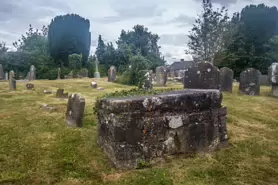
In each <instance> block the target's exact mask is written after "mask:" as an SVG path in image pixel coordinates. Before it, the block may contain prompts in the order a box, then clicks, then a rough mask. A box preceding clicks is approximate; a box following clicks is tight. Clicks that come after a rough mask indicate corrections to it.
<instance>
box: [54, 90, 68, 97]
mask: <svg viewBox="0 0 278 185" xmlns="http://www.w3.org/2000/svg"><path fill="white" fill-rule="evenodd" d="M68 96H69V93H64V89H57V92H56V98H68Z"/></svg>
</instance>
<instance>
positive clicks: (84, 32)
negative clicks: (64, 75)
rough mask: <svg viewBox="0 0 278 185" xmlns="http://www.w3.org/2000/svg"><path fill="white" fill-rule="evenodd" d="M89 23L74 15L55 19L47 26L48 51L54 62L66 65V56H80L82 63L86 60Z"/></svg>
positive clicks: (88, 45)
mask: <svg viewBox="0 0 278 185" xmlns="http://www.w3.org/2000/svg"><path fill="white" fill-rule="evenodd" d="M89 29H90V22H89V20H87V19H84V18H82V17H80V16H79V15H76V14H67V15H63V16H57V17H55V18H54V19H53V20H52V21H51V23H50V26H49V32H48V42H49V51H50V53H51V56H52V57H53V58H54V60H55V61H56V62H57V63H58V62H59V61H62V62H63V63H64V65H65V66H67V65H68V56H69V55H71V54H75V53H77V54H82V62H83V64H85V62H86V61H87V60H88V57H89V52H90V46H91V33H90V31H89Z"/></svg>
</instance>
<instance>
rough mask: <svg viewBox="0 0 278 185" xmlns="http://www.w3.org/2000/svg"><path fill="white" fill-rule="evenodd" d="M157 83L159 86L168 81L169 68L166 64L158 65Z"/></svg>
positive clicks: (164, 84)
mask: <svg viewBox="0 0 278 185" xmlns="http://www.w3.org/2000/svg"><path fill="white" fill-rule="evenodd" d="M155 72H156V84H157V85H158V86H166V83H167V69H166V67H164V66H160V67H157V68H156V70H155Z"/></svg>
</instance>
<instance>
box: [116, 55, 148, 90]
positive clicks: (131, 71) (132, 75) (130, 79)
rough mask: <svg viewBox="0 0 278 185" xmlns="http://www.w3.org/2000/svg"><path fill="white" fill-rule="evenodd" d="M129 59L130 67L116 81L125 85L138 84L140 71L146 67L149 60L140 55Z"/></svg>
mask: <svg viewBox="0 0 278 185" xmlns="http://www.w3.org/2000/svg"><path fill="white" fill-rule="evenodd" d="M130 61H131V66H130V68H128V69H127V70H126V71H125V72H124V73H123V75H122V76H121V77H120V78H119V80H118V82H119V83H122V84H126V85H139V82H140V78H139V75H140V71H142V70H146V69H148V67H149V66H148V64H149V61H148V60H147V59H145V58H144V57H143V56H140V55H139V56H133V57H131V59H130Z"/></svg>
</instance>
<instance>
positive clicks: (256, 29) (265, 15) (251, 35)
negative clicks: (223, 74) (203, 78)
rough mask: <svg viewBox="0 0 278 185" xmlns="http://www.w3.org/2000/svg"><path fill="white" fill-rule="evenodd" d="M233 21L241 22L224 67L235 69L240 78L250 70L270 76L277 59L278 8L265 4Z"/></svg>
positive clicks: (247, 9)
mask: <svg viewBox="0 0 278 185" xmlns="http://www.w3.org/2000/svg"><path fill="white" fill-rule="evenodd" d="M235 15H236V14H235ZM233 20H237V21H236V22H237V26H236V28H237V31H236V32H235V33H234V34H233V37H232V41H231V43H230V44H229V45H228V47H227V49H226V52H225V57H224V58H223V63H222V64H221V65H222V66H223V65H225V66H227V67H230V68H232V69H233V70H234V72H235V75H236V76H238V75H239V73H240V72H241V71H242V70H244V69H245V68H248V67H253V68H256V69H259V70H260V71H261V73H262V74H266V73H267V68H268V67H269V66H270V64H271V63H272V62H273V60H274V59H275V58H276V57H275V55H274V53H275V50H276V48H275V47H276V43H275V42H276V41H275V37H274V36H275V35H277V34H278V33H277V31H278V30H277V26H278V11H277V8H276V7H268V6H265V5H264V4H260V5H249V6H246V7H245V8H243V9H242V11H241V13H240V14H239V15H237V16H234V19H233ZM277 52H278V51H277V50H276V53H277Z"/></svg>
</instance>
